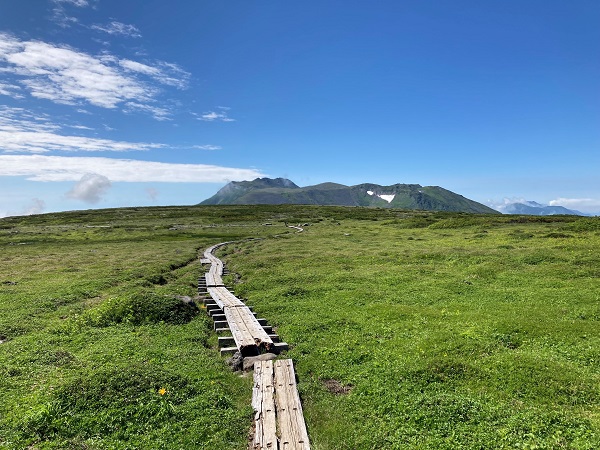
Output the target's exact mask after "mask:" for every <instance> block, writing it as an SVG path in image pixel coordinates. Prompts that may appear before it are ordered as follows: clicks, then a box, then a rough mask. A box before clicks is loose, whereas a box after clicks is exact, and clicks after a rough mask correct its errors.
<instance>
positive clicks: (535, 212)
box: [498, 201, 588, 216]
mask: <svg viewBox="0 0 600 450" xmlns="http://www.w3.org/2000/svg"><path fill="white" fill-rule="evenodd" d="M498 210H499V211H500V212H502V213H504V214H525V215H530V216H552V215H555V214H570V215H575V216H587V215H588V214H585V213H582V212H581V211H576V210H574V209H567V208H565V207H564V206H547V205H542V204H541V203H538V202H533V201H524V202H516V203H508V204H506V205H502V206H500V207H498Z"/></svg>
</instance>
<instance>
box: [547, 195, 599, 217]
mask: <svg viewBox="0 0 600 450" xmlns="http://www.w3.org/2000/svg"><path fill="white" fill-rule="evenodd" d="M549 205H550V206H564V207H565V208H569V209H575V210H578V211H582V212H586V213H594V214H598V213H600V199H594V198H562V197H559V198H557V199H554V200H550V202H549Z"/></svg>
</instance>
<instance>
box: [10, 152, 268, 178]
mask: <svg viewBox="0 0 600 450" xmlns="http://www.w3.org/2000/svg"><path fill="white" fill-rule="evenodd" d="M90 172H93V173H96V174H98V175H103V176H105V177H107V178H108V179H110V180H111V181H112V182H166V183H178V182H181V183H223V182H227V181H232V180H235V181H240V180H253V179H254V178H259V177H264V176H265V175H264V174H262V173H261V172H260V171H258V170H255V169H239V168H234V167H222V166H213V165H205V164H172V163H163V162H153V161H139V160H132V159H112V158H88V157H65V156H45V155H0V176H18V177H26V178H27V179H28V180H32V181H79V180H80V179H81V177H82V176H83V175H85V174H86V173H90Z"/></svg>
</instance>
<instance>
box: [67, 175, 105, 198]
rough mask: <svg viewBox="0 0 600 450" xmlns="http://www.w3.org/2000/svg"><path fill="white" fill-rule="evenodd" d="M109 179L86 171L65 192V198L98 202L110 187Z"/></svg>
mask: <svg viewBox="0 0 600 450" xmlns="http://www.w3.org/2000/svg"><path fill="white" fill-rule="evenodd" d="M110 186H111V183H110V180H109V179H108V178H107V177H105V176H104V175H98V174H97V173H86V174H84V175H83V176H82V177H81V180H79V181H78V182H77V184H75V186H73V188H72V189H71V190H70V191H69V192H67V193H66V196H67V198H72V199H75V200H81V201H83V202H85V203H92V204H93V203H98V202H99V201H100V200H101V198H102V196H103V195H104V194H105V193H106V192H107V191H108V189H110Z"/></svg>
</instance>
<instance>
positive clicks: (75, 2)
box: [52, 0, 90, 28]
mask: <svg viewBox="0 0 600 450" xmlns="http://www.w3.org/2000/svg"><path fill="white" fill-rule="evenodd" d="M52 3H54V9H53V10H52V14H53V16H52V20H54V22H56V23H57V24H58V25H59V26H61V27H63V28H68V27H70V26H71V25H73V24H76V23H79V20H78V19H77V18H76V17H73V16H69V15H68V14H67V11H66V6H75V7H77V8H84V7H86V6H89V5H90V2H89V1H88V0H52Z"/></svg>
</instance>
